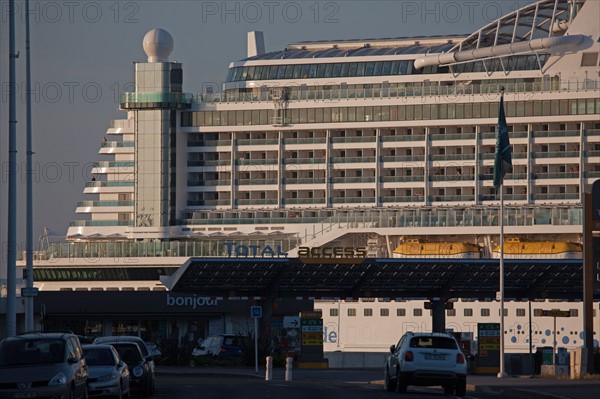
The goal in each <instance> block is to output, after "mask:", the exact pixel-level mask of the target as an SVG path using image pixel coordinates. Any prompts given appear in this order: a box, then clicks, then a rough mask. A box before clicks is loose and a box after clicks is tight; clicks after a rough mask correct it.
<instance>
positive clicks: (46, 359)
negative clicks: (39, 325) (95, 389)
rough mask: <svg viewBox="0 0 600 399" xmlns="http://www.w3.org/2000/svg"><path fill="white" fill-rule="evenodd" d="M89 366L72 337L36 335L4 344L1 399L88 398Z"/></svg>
mask: <svg viewBox="0 0 600 399" xmlns="http://www.w3.org/2000/svg"><path fill="white" fill-rule="evenodd" d="M87 379H88V366H87V363H86V361H85V358H84V357H83V353H82V350H81V344H80V343H79V339H78V338H77V336H76V335H73V334H71V333H32V334H24V335H19V336H16V337H9V338H6V339H4V340H3V341H2V342H0V399H4V398H11V399H13V398H39V397H44V398H70V399H71V398H79V399H81V398H87V397H88V396H87Z"/></svg>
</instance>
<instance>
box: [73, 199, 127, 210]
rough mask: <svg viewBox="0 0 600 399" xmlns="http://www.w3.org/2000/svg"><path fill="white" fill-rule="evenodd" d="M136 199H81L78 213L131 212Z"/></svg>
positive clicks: (78, 204)
mask: <svg viewBox="0 0 600 399" xmlns="http://www.w3.org/2000/svg"><path fill="white" fill-rule="evenodd" d="M134 204H135V201H81V202H78V203H77V209H76V210H75V212H76V213H131V212H133V206H134Z"/></svg>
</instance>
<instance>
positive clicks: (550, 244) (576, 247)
mask: <svg viewBox="0 0 600 399" xmlns="http://www.w3.org/2000/svg"><path fill="white" fill-rule="evenodd" d="M493 257H494V258H495V259H499V258H500V245H498V246H496V248H494V251H493ZM582 257H583V246H582V245H581V244H579V243H577V242H571V241H523V240H521V239H520V238H508V239H506V240H504V258H505V259H582Z"/></svg>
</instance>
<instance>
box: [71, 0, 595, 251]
mask: <svg viewBox="0 0 600 399" xmlns="http://www.w3.org/2000/svg"><path fill="white" fill-rule="evenodd" d="M588 3H589V4H588ZM594 7H598V6H597V4H594V2H587V3H586V2H584V1H575V2H571V1H554V0H552V1H549V0H548V1H539V2H536V3H534V4H531V5H529V6H526V7H524V8H522V9H520V10H517V11H515V12H513V13H511V14H509V15H507V16H505V17H503V18H501V19H499V20H498V21H495V22H494V23H491V24H489V25H488V26H486V27H484V28H482V29H481V30H479V31H478V32H476V33H474V34H472V35H469V36H467V35H464V36H446V37H416V38H399V39H373V40H341V41H319V42H298V43H293V44H290V45H289V46H288V47H286V48H285V49H284V50H281V51H274V52H269V53H264V52H261V50H262V49H263V48H264V43H262V42H261V39H262V35H260V34H256V33H255V34H253V35H252V36H251V39H252V40H251V41H250V42H251V46H249V56H248V57H247V58H246V59H243V60H241V61H238V62H233V63H231V64H230V67H229V72H228V74H227V81H226V82H225V83H224V92H223V93H220V94H203V95H191V94H185V93H182V87H183V85H182V83H183V82H182V66H181V64H178V63H173V62H169V61H168V56H169V53H170V51H171V50H172V47H173V40H172V38H171V37H170V35H169V34H168V33H167V32H165V31H162V30H155V31H152V32H150V33H149V34H148V35H147V36H146V38H145V39H144V48H145V50H146V51H147V53H148V55H149V59H148V62H145V63H136V64H135V66H136V75H135V76H136V78H135V82H136V84H135V87H136V91H135V92H132V93H126V94H125V95H124V98H123V100H122V104H121V106H122V108H123V109H124V110H126V111H127V112H128V119H125V120H116V121H114V122H113V124H112V126H111V128H110V129H109V130H108V131H107V137H109V138H110V140H107V141H106V142H104V143H103V144H102V147H101V150H100V153H101V154H111V155H114V157H113V159H112V160H110V161H102V162H98V164H97V165H96V167H95V168H94V170H93V173H94V176H95V177H96V181H92V182H89V183H88V184H87V186H86V189H85V192H86V193H94V194H98V199H97V200H95V201H85V202H82V203H79V204H78V207H77V212H78V213H80V214H83V215H90V218H89V220H80V221H75V222H73V223H72V226H71V227H70V229H69V232H68V238H69V239H70V240H72V241H75V242H77V241H81V240H84V241H89V240H92V241H97V242H100V243H101V242H103V241H105V240H109V241H110V239H111V238H113V239H118V240H120V241H124V242H133V240H159V241H162V242H164V243H165V244H164V245H166V246H169V245H170V244H167V243H169V242H172V241H173V240H176V241H179V242H181V241H192V242H196V243H197V242H199V241H201V242H206V243H210V242H213V241H220V242H222V241H223V240H224V238H229V237H230V238H232V239H234V240H235V241H236V242H248V243H249V242H259V243H281V244H283V245H284V247H285V250H286V251H287V253H288V256H296V255H297V248H298V247H299V246H303V247H320V246H323V245H326V244H327V243H335V242H337V243H340V244H339V245H342V246H343V245H346V244H342V243H344V242H345V243H347V244H348V243H351V244H352V245H353V246H355V247H357V246H358V247H366V246H368V245H369V246H370V247H371V249H372V250H371V251H370V252H369V254H370V256H379V257H385V256H388V257H391V256H392V252H393V250H394V249H395V248H397V247H398V245H400V244H402V243H403V242H405V240H406V239H409V238H417V239H420V238H426V239H428V240H429V241H430V242H445V241H448V239H447V237H448V235H452V236H454V237H456V241H457V242H461V241H465V242H469V243H472V244H478V245H480V246H481V247H482V252H483V255H482V256H484V257H491V256H492V249H493V247H494V246H495V245H496V244H497V236H496V235H497V231H498V228H497V226H498V208H499V195H497V193H496V190H495V189H494V187H493V185H492V174H493V158H494V151H495V140H496V133H495V132H496V124H497V115H498V100H499V96H500V91H501V88H504V90H505V92H506V96H505V101H506V114H507V119H508V123H509V130H510V140H511V145H512V157H513V168H512V173H510V174H509V175H508V176H507V178H506V221H505V225H506V226H507V229H506V232H507V234H509V235H514V236H516V237H521V238H526V239H530V240H533V241H578V240H579V239H580V237H579V236H580V234H581V231H582V228H581V226H582V211H581V209H582V208H581V203H582V193H583V192H584V189H585V188H586V187H589V186H590V184H591V183H592V182H593V181H594V180H595V179H597V178H598V177H600V123H599V122H598V115H599V114H600V103H599V100H598V97H599V93H600V84H599V81H600V77H599V76H598V74H599V70H600V68H599V67H598V48H599V43H598V42H597V37H598V32H596V31H597V30H598V27H597V24H596V23H587V22H589V21H587V20H588V19H589V15H593V14H594V12H593V11H594V10H592V9H593V8H594ZM584 8H588V9H590V10H591V11H592V12H590V13H585V12H580V10H582V9H584ZM586 21H587V22H586ZM595 39H596V40H595ZM549 227H551V228H549ZM450 241H452V240H450ZM369 243H370V244H369ZM203 245H204V246H207V245H210V244H203ZM336 245H337V244H336ZM210 247H211V248H212V249H211V250H210V251H211V252H212V251H213V250H214V251H216V252H214V253H211V255H224V254H225V253H224V250H225V249H224V247H223V246H221V248H219V247H218V246H215V245H210ZM203 248H204V247H203ZM203 251H207V250H205V249H203ZM206 254H207V255H208V254H209V253H208V252H207V253H206ZM441 255H443V254H441Z"/></svg>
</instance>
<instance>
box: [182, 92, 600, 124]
mask: <svg viewBox="0 0 600 399" xmlns="http://www.w3.org/2000/svg"><path fill="white" fill-rule="evenodd" d="M245 113H251V114H252V115H253V117H252V118H244V114H245ZM586 114H588V115H593V114H600V99H593V98H589V99H572V100H544V101H512V102H511V101H507V102H506V116H507V117H513V118H514V117H531V116H556V115H586ZM255 116H256V117H255ZM274 116H275V111H274V110H271V109H269V110H267V109H262V110H252V111H197V112H184V113H182V116H181V126H182V127H192V126H243V125H263V124H268V122H267V123H264V122H265V121H271V120H272V119H273V117H274ZM497 116H498V103H497V102H489V103H480V102H475V103H442V104H415V105H383V106H368V107H328V108H300V109H288V110H286V115H285V119H286V122H287V123H289V124H310V123H344V122H386V121H415V120H438V119H476V118H496V117H497ZM232 122H235V123H232Z"/></svg>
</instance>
